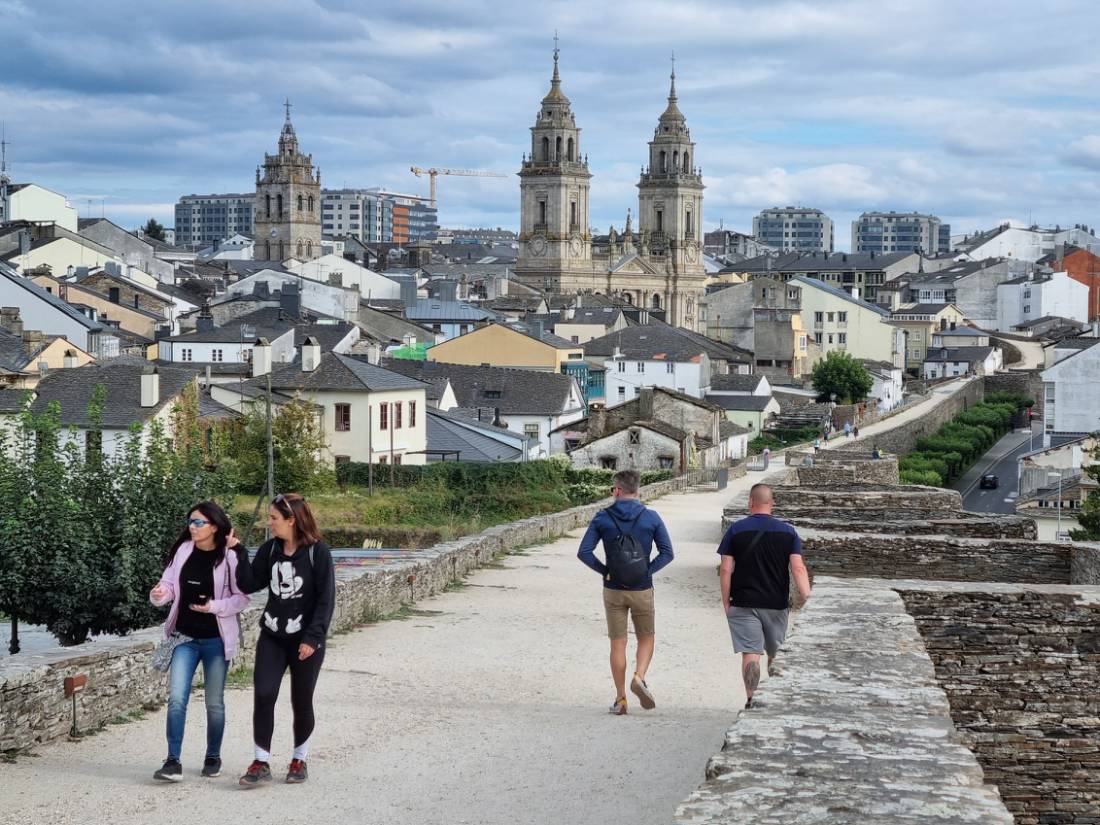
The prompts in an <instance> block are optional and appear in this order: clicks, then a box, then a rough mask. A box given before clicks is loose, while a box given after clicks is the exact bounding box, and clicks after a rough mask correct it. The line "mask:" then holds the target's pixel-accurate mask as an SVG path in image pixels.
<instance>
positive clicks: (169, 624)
mask: <svg viewBox="0 0 1100 825" xmlns="http://www.w3.org/2000/svg"><path fill="white" fill-rule="evenodd" d="M194 549H195V543H194V542H191V541H185V542H184V543H183V544H181V545H180V547H179V550H177V551H176V557H175V558H174V559H172V563H171V564H170V565H168V567H167V568H166V569H165V571H164V573H163V574H162V575H161V577H160V581H159V582H157V584H159V585H160V586H161V587H163V588H164V589H165V590H167V591H168V595H167V596H165V597H164V598H163V599H161V600H160V601H158V600H156V599H154V598H153V596H152V594H150V595H149V601H150V602H152V603H153V604H155V605H156V606H157V607H163V606H164V605H166V604H168V603H169V602H171V603H172V609H171V610H170V611H169V613H168V619H167V620H166V621H165V622H164V638H166V639H167V638H168V637H169V636H170V635H171V634H172V631H173V630H175V629H176V617H177V616H178V615H179V611H180V605H179V604H178V603H177V602H176V594H177V593H179V587H180V571H181V570H182V569H183V565H184V563H185V562H186V561H187V559H188V557H189V556H190V555H191V552H192V551H193V550H194ZM227 563H228V565H229V575H228V576H227V575H226V569H225V566H226V564H227ZM236 582H237V554H236V553H235V552H233V551H232V550H228V549H227V550H226V551H225V561H223V562H222V563H221V564H219V565H218V566H217V567H215V568H214V590H215V595H216V598H214V599H212V600H211V601H210V602H209V604H210V605H211V607H212V608H213V609H212V610H211V612H212V613H213V615H214V616H215V617H216V618H217V620H218V632H219V633H220V634H221V637H222V643H223V644H224V645H225V658H226V659H232V658H233V657H234V656H235V655H236V653H237V642H238V640H239V639H240V636H241V624H240V619H239V618H238V617H237V614H239V613H240V612H241V611H242V610H244V609H245V608H246V607H248V605H249V603H250V602H251V601H252V597H251V596H249V595H248V594H247V593H242V592H241V591H240V590H239V589H237V586H236ZM183 609H184V610H190V609H191V608H190V606H189V605H184V606H183Z"/></svg>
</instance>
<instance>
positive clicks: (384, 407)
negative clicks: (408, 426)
mask: <svg viewBox="0 0 1100 825" xmlns="http://www.w3.org/2000/svg"><path fill="white" fill-rule="evenodd" d="M378 428H379V429H380V430H388V429H389V428H390V405H389V404H379V405H378Z"/></svg>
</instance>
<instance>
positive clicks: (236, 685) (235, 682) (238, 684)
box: [225, 667, 252, 689]
mask: <svg viewBox="0 0 1100 825" xmlns="http://www.w3.org/2000/svg"><path fill="white" fill-rule="evenodd" d="M225 686H226V687H227V688H233V689H240V688H250V687H252V668H250V667H237V668H233V670H231V671H229V673H227V674H226V677H225Z"/></svg>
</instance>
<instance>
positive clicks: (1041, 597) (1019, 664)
mask: <svg viewBox="0 0 1100 825" xmlns="http://www.w3.org/2000/svg"><path fill="white" fill-rule="evenodd" d="M893 586H894V587H895V589H897V590H898V591H899V592H900V593H901V596H902V598H904V600H905V604H906V606H907V608H908V610H909V613H910V614H911V615H912V616H913V618H914V619H915V620H916V624H917V627H918V629H919V630H920V632H921V635H922V637H923V639H924V644H925V646H926V648H927V650H928V654H929V655H930V656H931V659H932V662H933V663H934V664H935V667H936V674H937V676H938V678H939V681H940V684H942V685H943V687H944V689H945V690H946V691H947V695H948V698H949V699H950V702H951V715H952V717H953V718H954V720H955V725H956V726H957V727H958V728H959V729H960V731H962V732H963V733H964V734H965V735H966V737H967V741H968V743H969V744H970V747H971V748H972V750H973V751H974V752H975V754H976V755H977V757H978V761H979V762H980V763H981V764H982V766H983V768H984V770H985V775H986V779H987V781H989V782H996V783H997V785H998V786H999V788H1000V792H1001V796H1002V797H1003V799H1004V801H1005V805H1006V806H1007V807H1008V809H1009V810H1010V811H1011V812H1012V813H1013V814H1014V815H1015V821H1016V825H1055V824H1057V825H1085V823H1088V824H1089V825H1093V823H1096V822H1100V693H1098V692H1097V685H1098V684H1100V630H1098V628H1100V587H1082V586H1079V585H1074V586H1063V587H1055V586H1046V587H1042V586H1019V585H1017V586H1013V585H988V584H983V585H981V587H980V589H978V588H975V587H974V586H973V585H971V586H965V585H945V584H931V583H923V584H922V583H918V582H895V583H893Z"/></svg>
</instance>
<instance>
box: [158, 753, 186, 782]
mask: <svg viewBox="0 0 1100 825" xmlns="http://www.w3.org/2000/svg"><path fill="white" fill-rule="evenodd" d="M153 779H159V780H161V781H162V782H179V781H180V780H181V779H183V765H181V764H180V761H179V760H178V759H173V758H172V757H170V756H169V757H168V758H167V759H165V760H164V764H163V765H161V766H160V769H159V770H158V771H157V772H156V773H154V774H153Z"/></svg>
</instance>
